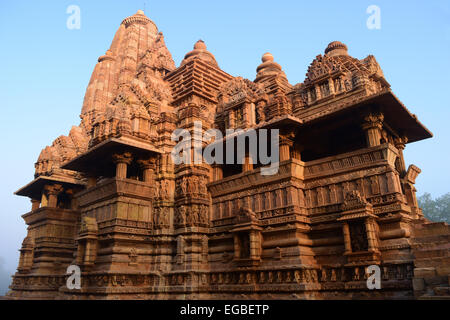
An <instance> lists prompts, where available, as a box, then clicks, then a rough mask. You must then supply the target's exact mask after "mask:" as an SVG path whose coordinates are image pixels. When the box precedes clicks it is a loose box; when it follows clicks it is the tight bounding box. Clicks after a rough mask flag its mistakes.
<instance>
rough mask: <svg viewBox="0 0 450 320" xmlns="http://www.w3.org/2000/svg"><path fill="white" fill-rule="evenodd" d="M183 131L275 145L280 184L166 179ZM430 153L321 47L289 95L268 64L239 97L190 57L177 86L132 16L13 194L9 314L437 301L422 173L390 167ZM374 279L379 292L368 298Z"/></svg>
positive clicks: (406, 122)
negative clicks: (18, 242) (155, 303)
mask: <svg viewBox="0 0 450 320" xmlns="http://www.w3.org/2000/svg"><path fill="white" fill-rule="evenodd" d="M377 105H379V106H380V107H381V108H382V109H377ZM381 111H383V112H384V113H382V112H381ZM197 120H201V121H202V125H203V129H204V130H208V129H210V128H218V129H220V130H225V129H227V128H228V127H241V128H244V129H250V128H257V129H263V128H269V129H271V128H279V129H280V130H281V131H280V132H281V135H280V143H279V147H280V155H282V157H281V158H282V161H280V163H279V165H280V167H279V171H278V173H277V174H275V175H273V176H262V175H261V172H262V171H261V169H260V168H261V166H262V164H261V163H254V164H253V165H254V166H253V167H252V168H250V167H248V163H247V167H240V166H238V165H236V166H229V165H220V166H219V165H218V166H215V167H214V168H212V167H211V166H209V165H207V164H201V165H197V164H194V165H190V164H183V165H175V164H174V163H173V161H172V160H173V159H172V157H171V151H172V150H173V146H174V141H172V140H171V135H172V133H173V132H174V130H175V129H181V128H183V129H188V130H191V129H192V128H193V124H194V122H195V121H197ZM430 136H431V134H430V133H429V132H428V131H427V130H426V128H424V127H423V126H422V125H421V124H420V123H419V122H418V121H417V118H416V117H415V116H414V115H411V114H410V113H409V112H408V111H407V110H406V108H405V107H404V106H403V105H402V104H401V103H399V102H398V99H396V98H395V97H394V96H393V94H392V92H391V91H390V88H389V83H388V82H387V81H386V79H385V78H384V75H383V72H382V71H381V68H380V66H379V65H378V63H377V61H376V60H375V58H374V57H373V56H368V57H367V58H365V59H356V58H354V57H351V56H350V55H349V53H348V48H347V46H346V45H344V44H342V43H340V42H337V41H334V42H332V43H330V44H329V45H328V47H327V48H326V49H325V52H324V54H323V55H319V56H317V57H316V58H315V59H314V60H313V61H312V63H311V65H310V66H309V68H308V72H307V74H306V78H305V81H304V82H303V83H300V84H296V85H295V86H293V85H291V84H290V83H289V82H288V79H287V77H286V75H285V73H284V71H283V69H282V67H281V66H280V65H279V64H278V63H277V62H275V59H274V57H273V55H271V54H270V53H266V54H264V55H263V57H262V62H261V64H260V65H259V66H258V67H257V74H256V78H255V80H254V81H250V80H247V79H243V78H241V77H233V76H231V75H229V74H227V73H226V72H224V71H222V70H221V69H220V67H219V64H218V63H217V61H216V59H215V57H214V55H213V54H212V53H211V52H209V51H208V50H207V48H206V45H205V43H204V42H203V41H198V42H197V43H196V44H195V45H194V49H193V50H192V51H190V52H189V53H188V54H186V55H185V58H184V60H183V62H182V63H181V65H180V66H179V67H178V68H177V67H176V66H175V63H174V61H173V59H172V56H171V54H170V52H169V50H168V49H167V47H166V45H165V42H164V36H163V34H162V33H160V32H159V31H158V29H157V27H156V25H155V24H154V23H153V22H152V21H151V20H150V19H149V18H147V17H146V16H145V14H144V13H143V12H142V11H139V12H138V13H136V14H135V15H133V16H131V17H128V18H126V19H125V20H124V21H123V23H122V24H121V26H120V28H119V30H118V32H117V35H116V37H114V40H113V43H112V44H111V47H110V49H109V50H107V51H106V53H105V54H104V55H102V56H101V57H100V58H99V59H98V64H97V65H96V67H95V70H94V72H93V74H92V78H91V81H90V82H89V85H88V88H87V90H86V95H85V100H84V103H83V107H82V111H81V123H80V125H79V126H76V127H73V128H72V129H71V130H70V133H69V134H68V136H60V137H59V138H57V139H56V140H54V142H53V143H52V145H51V146H48V147H46V148H44V149H43V150H42V152H41V154H40V156H39V158H38V160H37V162H36V165H35V168H36V171H35V178H39V179H37V180H35V181H33V182H31V184H29V185H27V186H25V187H24V188H22V189H21V190H19V192H18V194H20V195H25V196H28V197H30V198H32V200H33V207H32V210H31V211H30V212H29V213H26V214H24V215H23V218H24V220H25V222H26V223H27V225H28V234H27V238H25V240H24V242H23V244H22V248H21V250H20V252H21V257H20V262H19V268H18V271H17V273H16V274H15V276H14V280H13V283H12V286H11V293H10V294H9V295H8V297H10V298H13V299H17V298H23V299H27V298H29V299H69V298H77V299H78V298H79V299H90V298H93V299H97V298H106V299H114V298H121V299H122V298H123V299H135V298H139V299H141V298H142V299H158V298H161V297H164V298H167V299H178V298H179V297H185V298H188V299H196V298H199V297H200V298H202V299H203V298H204V299H209V298H211V297H213V298H214V297H220V298H223V299H235V298H236V297H242V298H256V299H258V298H276V299H286V298H292V297H298V298H301V299H304V298H311V297H315V298H318V299H324V298H327V297H330V295H331V294H333V297H336V298H339V299H341V298H353V297H362V296H364V295H368V294H374V296H376V297H377V298H389V297H392V296H398V297H401V296H402V295H405V293H406V296H407V297H412V296H413V293H414V294H416V295H417V296H419V295H420V292H417V291H418V290H415V289H417V284H418V283H419V284H420V283H421V281H420V280H422V282H423V284H424V290H423V293H425V292H426V293H431V292H434V290H437V291H436V292H437V293H439V294H441V293H442V292H445V290H447V289H446V288H448V284H446V283H440V284H437V283H436V284H435V282H436V281H438V280H437V279H447V278H448V274H446V273H445V272H447V271H448V268H447V269H446V268H441V265H440V262H439V261H444V260H445V259H443V258H442V257H443V256H445V255H446V254H448V250H447V246H446V244H447V243H448V241H446V240H445V239H448V235H449V230H448V226H447V225H442V224H434V223H430V222H428V221H426V220H424V218H423V217H422V215H421V214H420V208H418V205H417V201H416V200H415V188H414V183H415V181H416V178H417V176H418V174H419V173H420V169H419V168H417V167H415V166H410V167H409V169H408V170H406V168H405V165H404V163H405V159H404V158H403V150H404V149H405V148H406V146H407V144H408V142H411V141H417V140H421V139H425V138H428V137H430ZM205 146H206V144H205V145H204V146H203V147H205ZM259 160H260V159H259ZM244 169H249V170H244ZM213 177H214V178H213ZM86 184H87V185H86ZM172 212H173V214H172ZM172 218H173V224H172V220H171V219H172ZM340 228H342V229H340ZM430 239H432V240H430ZM433 241H434V242H436V243H438V244H439V248H441V249H439V250H435V249H433V248H434V247H435V245H434V242H433ZM425 256H426V257H427V258H430V259H433V263H435V264H436V265H433V268H435V269H434V271H433V273H436V274H433V275H428V274H427V272H428V273H431V272H430V270H417V269H420V268H414V265H421V266H424V268H423V269H427V268H426V266H428V265H429V262H428V261H427V260H426V259H425V258H423V259H422V258H420V257H425ZM71 257H74V258H75V259H76V261H72V258H71ZM411 257H414V258H413V259H414V261H411V259H412V258H411ZM50 262H51V263H50ZM69 263H70V264H73V263H76V264H78V265H80V266H81V267H82V271H83V281H82V283H83V287H82V290H78V291H76V292H74V291H70V292H69V290H66V288H65V287H64V283H65V280H66V279H67V275H66V273H65V272H66V269H67V266H68V264H69ZM372 264H377V265H380V267H381V269H382V281H384V282H387V283H386V287H385V286H384V285H383V287H382V289H381V290H375V291H370V292H369V290H368V289H367V286H366V283H365V280H366V278H367V274H366V273H364V270H366V268H367V267H368V266H369V265H372ZM438 265H439V266H438ZM105 270H108V272H105ZM446 270H447V271H446ZM412 279H414V280H415V281H414V284H415V286H414V287H413V286H412V281H411V280H412ZM430 283H433V287H431V285H428V284H430ZM427 286H428V287H427ZM436 288H438V289H436ZM414 291H416V292H414Z"/></svg>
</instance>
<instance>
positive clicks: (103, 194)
mask: <svg viewBox="0 0 450 320" xmlns="http://www.w3.org/2000/svg"><path fill="white" fill-rule="evenodd" d="M117 196H126V197H130V198H136V199H142V200H147V201H149V200H152V199H153V198H154V197H155V186H154V185H151V184H149V183H147V182H142V181H136V180H131V179H116V178H108V179H104V180H102V181H100V182H99V183H98V184H97V185H95V186H94V187H91V188H89V189H87V190H84V191H82V192H80V193H78V194H77V198H78V203H79V206H80V207H86V206H88V205H91V204H93V203H98V202H101V201H105V200H108V199H111V198H113V197H117Z"/></svg>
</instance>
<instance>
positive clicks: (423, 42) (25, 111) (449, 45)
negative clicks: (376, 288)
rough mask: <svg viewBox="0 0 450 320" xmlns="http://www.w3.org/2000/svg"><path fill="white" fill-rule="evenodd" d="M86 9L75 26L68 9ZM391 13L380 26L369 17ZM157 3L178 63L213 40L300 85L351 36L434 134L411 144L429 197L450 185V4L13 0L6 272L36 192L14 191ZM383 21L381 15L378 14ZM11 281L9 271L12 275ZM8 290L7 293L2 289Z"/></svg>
mask: <svg viewBox="0 0 450 320" xmlns="http://www.w3.org/2000/svg"><path fill="white" fill-rule="evenodd" d="M71 5H76V6H78V7H79V9H80V28H79V29H69V28H68V27H67V20H68V19H69V18H70V16H71V13H69V14H68V13H67V8H68V7H69V6H71ZM371 5H375V6H377V8H379V12H380V15H379V17H380V19H379V22H380V24H379V27H380V28H379V29H369V28H368V26H367V20H368V19H370V17H371V15H372V14H373V12H370V13H367V9H368V7H369V6H371ZM139 9H145V13H146V15H147V16H148V17H149V18H150V19H152V20H153V21H154V22H155V23H156V25H157V26H158V28H159V30H160V31H162V32H163V33H164V36H165V41H166V44H167V47H168V48H169V50H170V51H171V53H172V56H173V58H174V60H175V62H176V64H177V65H179V63H180V62H181V60H182V58H183V56H184V55H185V54H186V53H187V52H189V51H191V50H192V46H193V45H194V43H195V42H196V41H197V40H199V39H202V40H204V41H205V43H206V45H207V46H208V50H209V51H210V52H212V53H213V54H214V55H215V57H216V60H217V61H218V63H219V66H220V67H221V68H222V69H223V70H224V71H226V72H228V73H229V74H231V75H233V76H242V77H244V78H248V79H250V80H254V78H255V75H256V67H257V66H258V65H259V64H260V62H261V56H262V55H263V54H264V53H265V52H271V53H272V54H273V55H274V57H275V61H276V62H278V63H279V64H280V65H281V66H282V67H283V69H284V71H285V72H286V75H287V77H288V79H289V81H290V83H291V84H297V83H300V82H303V81H304V79H305V73H306V71H307V68H308V66H309V64H310V63H311V62H312V60H313V59H314V58H315V57H316V56H317V55H318V54H323V51H324V49H325V48H326V46H327V44H328V43H329V42H331V41H335V40H339V41H342V42H344V43H345V44H347V46H348V48H349V54H350V55H352V56H354V57H356V58H360V59H361V58H364V57H366V56H367V55H369V54H373V55H374V56H375V57H376V59H377V61H378V62H379V64H380V65H381V67H382V69H383V71H384V75H385V77H386V79H387V80H388V81H389V83H390V84H391V86H392V90H393V91H394V93H395V94H396V95H397V97H398V98H399V99H400V100H401V101H402V102H403V103H404V104H405V105H406V106H407V108H408V109H409V110H410V111H411V112H412V113H414V114H416V115H417V116H418V118H419V120H420V121H421V122H422V123H423V124H425V126H426V127H427V128H428V129H429V130H431V131H432V132H433V134H434V137H433V138H432V139H428V140H424V141H420V142H416V143H412V144H408V145H407V147H406V150H405V158H406V162H407V166H408V165H409V164H411V163H413V164H415V165H417V166H418V167H420V168H421V169H422V174H421V175H419V177H418V178H417V184H416V188H417V190H418V194H419V195H420V194H423V193H424V192H430V193H431V194H432V195H433V196H434V197H437V196H440V195H442V194H445V193H447V192H450V186H449V185H448V181H449V180H450V171H449V170H448V169H447V165H448V163H449V162H450V150H449V148H448V142H449V138H450V124H449V123H448V122H449V121H448V120H449V119H450V117H449V116H450V102H449V98H448V93H449V92H450V78H449V75H450V59H449V58H450V1H448V0H445V1H444V0H435V1H426V2H425V1H413V0H410V1H381V0H370V1H364V0H358V1H356V0H355V1H333V0H329V1H325V0H322V1H301V0H296V1H284V0H278V1H266V0H259V1H242V0H240V1H235V0H227V1H211V0H208V1H197V0H190V1H146V0H130V1H113V0H109V1H106V0H105V1H103V0H97V1H92V0H91V1H76V0H70V1H61V0H58V1H22V0H15V1H1V2H0V41H1V42H2V45H1V49H0V66H1V71H0V101H1V102H0V103H1V104H0V108H1V116H2V120H3V121H2V122H1V125H0V136H1V139H0V143H1V149H0V150H2V154H1V157H0V179H1V180H0V181H1V182H2V183H1V184H0V200H1V207H0V257H1V258H2V259H1V260H0V262H1V261H3V264H2V265H1V266H0V267H1V268H0V271H1V272H3V273H5V271H4V270H6V272H9V273H13V272H14V271H15V268H16V267H17V262H18V254H19V252H18V249H19V248H20V245H21V242H22V240H23V238H24V237H25V235H26V225H25V224H24V222H23V219H22V218H21V215H23V214H24V213H26V212H28V211H29V210H30V208H31V204H30V201H29V199H27V198H22V197H18V196H14V195H13V192H14V191H16V190H17V189H19V188H20V187H22V186H24V185H25V184H27V183H28V182H30V181H31V180H32V179H33V174H34V162H35V161H36V159H37V157H38V156H39V153H40V151H41V149H43V148H44V147H45V146H46V145H51V143H52V142H53V140H54V139H56V138H57V137H58V136H60V135H62V134H64V135H67V134H68V133H69V131H70V128H71V126H72V125H78V124H79V113H80V111H81V106H82V102H83V97H84V93H85V90H86V87H87V84H88V82H89V78H90V76H91V73H92V71H93V69H94V66H95V64H96V62H97V59H98V57H99V56H101V55H103V54H104V53H105V52H106V50H107V49H108V48H109V46H110V44H111V41H112V39H113V36H114V34H115V32H116V31H117V29H118V27H119V25H120V23H121V21H122V20H123V19H124V18H126V17H127V16H130V15H133V14H134V13H136V11H137V10H139ZM371 21H372V20H371ZM0 277H2V275H0ZM1 293H2V292H1V288H0V294H1Z"/></svg>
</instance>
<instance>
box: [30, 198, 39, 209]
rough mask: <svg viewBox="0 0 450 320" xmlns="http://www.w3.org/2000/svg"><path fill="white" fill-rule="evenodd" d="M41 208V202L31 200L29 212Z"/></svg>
mask: <svg viewBox="0 0 450 320" xmlns="http://www.w3.org/2000/svg"><path fill="white" fill-rule="evenodd" d="M40 206H41V200H36V199H31V211H34V210H37V209H39V207H40Z"/></svg>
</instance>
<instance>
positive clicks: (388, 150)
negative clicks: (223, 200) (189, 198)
mask: <svg viewBox="0 0 450 320" xmlns="http://www.w3.org/2000/svg"><path fill="white" fill-rule="evenodd" d="M397 156H398V150H397V149H396V148H395V147H394V146H393V145H391V144H387V143H386V144H382V145H380V146H376V147H371V148H364V149H360V150H357V151H353V152H348V153H344V154H340V155H337V156H331V157H326V158H322V159H318V160H314V161H309V162H303V161H300V160H296V159H290V160H287V161H283V162H280V164H279V170H278V173H276V174H274V175H262V174H261V168H258V169H255V170H251V171H247V172H243V173H240V174H237V175H233V176H230V177H226V178H224V179H221V180H219V181H214V182H211V183H209V184H208V189H209V191H210V192H211V195H212V196H213V197H215V196H218V195H223V194H229V193H234V192H237V191H242V190H244V189H248V188H254V187H256V186H259V185H266V184H270V183H276V182H279V181H283V180H286V179H290V178H297V179H300V180H310V179H318V178H323V177H326V176H330V175H339V174H343V173H346V172H351V171H357V170H361V169H370V168H372V167H377V166H383V165H389V166H391V167H394V166H395V159H396V158H397Z"/></svg>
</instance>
